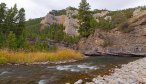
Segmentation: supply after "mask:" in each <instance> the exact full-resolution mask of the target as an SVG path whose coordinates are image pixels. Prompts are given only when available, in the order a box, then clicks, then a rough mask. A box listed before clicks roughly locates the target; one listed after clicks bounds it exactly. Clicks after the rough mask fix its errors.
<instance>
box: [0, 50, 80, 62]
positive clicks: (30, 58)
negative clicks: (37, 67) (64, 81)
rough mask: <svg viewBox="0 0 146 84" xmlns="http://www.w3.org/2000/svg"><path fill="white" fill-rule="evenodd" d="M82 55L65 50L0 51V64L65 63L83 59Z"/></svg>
mask: <svg viewBox="0 0 146 84" xmlns="http://www.w3.org/2000/svg"><path fill="white" fill-rule="evenodd" d="M82 58H83V57H82V54H80V53H79V52H77V51H74V50H70V49H64V50H57V51H56V52H23V51H21V52H14V51H8V50H0V64H2V63H34V62H46V61H53V62H54V61H64V60H72V59H75V60H79V59H82Z"/></svg>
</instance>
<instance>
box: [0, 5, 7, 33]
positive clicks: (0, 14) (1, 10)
mask: <svg viewBox="0 0 146 84" xmlns="http://www.w3.org/2000/svg"><path fill="white" fill-rule="evenodd" d="M5 17H6V4H5V3H1V4H0V33H1V34H2V31H3V30H2V29H3V27H4V21H5Z"/></svg>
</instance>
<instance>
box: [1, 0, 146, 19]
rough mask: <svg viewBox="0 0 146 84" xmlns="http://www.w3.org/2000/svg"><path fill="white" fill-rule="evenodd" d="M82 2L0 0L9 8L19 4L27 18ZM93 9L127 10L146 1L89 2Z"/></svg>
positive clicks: (96, 0)
mask: <svg viewBox="0 0 146 84" xmlns="http://www.w3.org/2000/svg"><path fill="white" fill-rule="evenodd" d="M80 1H81V0H0V3H1V2H4V3H6V4H7V6H8V7H11V6H13V5H14V4H15V3H17V6H18V7H19V8H21V7H23V8H25V10H26V18H27V19H29V18H39V17H43V16H45V15H46V14H47V13H48V12H49V11H50V10H59V9H63V8H66V7H68V6H72V7H78V5H79V2H80ZM88 2H89V3H90V5H91V8H92V9H105V8H106V9H109V10H117V9H125V8H131V7H137V6H144V5H146V0H88Z"/></svg>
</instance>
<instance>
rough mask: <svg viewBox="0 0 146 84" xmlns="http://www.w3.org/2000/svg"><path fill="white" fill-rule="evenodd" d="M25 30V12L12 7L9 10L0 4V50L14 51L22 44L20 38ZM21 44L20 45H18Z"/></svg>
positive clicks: (3, 4)
mask: <svg viewBox="0 0 146 84" xmlns="http://www.w3.org/2000/svg"><path fill="white" fill-rule="evenodd" d="M24 29H25V10H24V9H23V8H21V9H20V10H18V9H17V6H16V5H14V6H13V7H11V8H10V9H9V8H7V7H6V4H5V3H1V4H0V35H1V36H0V48H9V49H16V48H20V47H21V46H22V45H18V44H23V42H24V41H23V42H22V41H20V40H21V37H22V36H23V30H24ZM19 42H22V43H19Z"/></svg>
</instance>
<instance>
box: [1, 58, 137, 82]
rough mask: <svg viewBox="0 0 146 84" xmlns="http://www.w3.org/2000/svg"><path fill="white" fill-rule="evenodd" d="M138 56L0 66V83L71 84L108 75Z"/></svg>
mask: <svg viewBox="0 0 146 84" xmlns="http://www.w3.org/2000/svg"><path fill="white" fill-rule="evenodd" d="M137 59H139V57H114V56H100V57H87V58H85V59H84V60H81V61H78V62H74V63H67V64H49V65H29V66H24V65H18V66H17V65H15V66H10V65H4V66H2V65H1V66H0V84H65V83H71V84H73V83H74V82H75V81H77V80H79V79H83V80H84V81H88V82H89V81H91V79H92V78H94V77H97V76H98V75H101V76H102V75H109V74H110V73H111V71H112V70H113V69H114V68H115V67H120V66H121V65H122V64H127V63H128V62H131V61H134V60H137Z"/></svg>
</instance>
